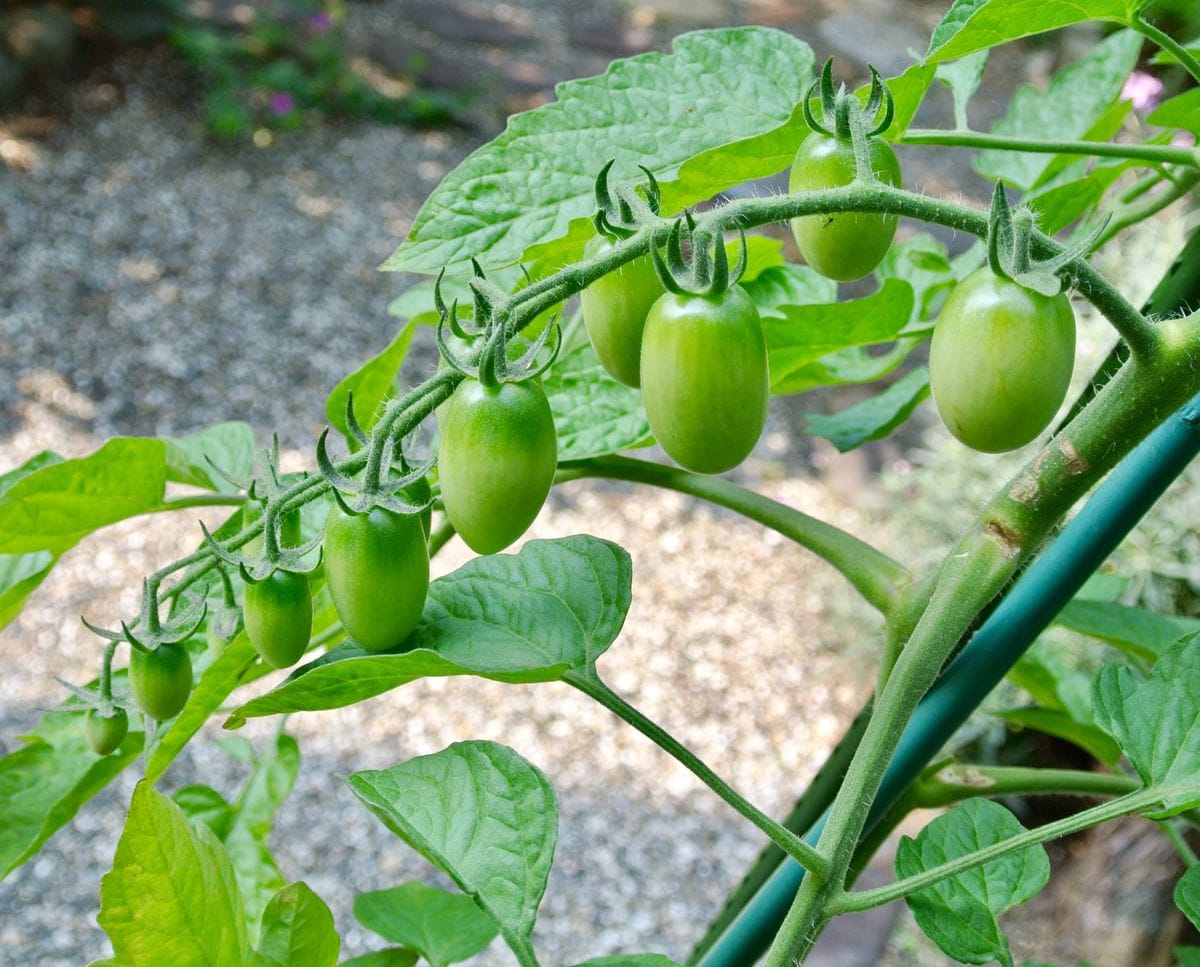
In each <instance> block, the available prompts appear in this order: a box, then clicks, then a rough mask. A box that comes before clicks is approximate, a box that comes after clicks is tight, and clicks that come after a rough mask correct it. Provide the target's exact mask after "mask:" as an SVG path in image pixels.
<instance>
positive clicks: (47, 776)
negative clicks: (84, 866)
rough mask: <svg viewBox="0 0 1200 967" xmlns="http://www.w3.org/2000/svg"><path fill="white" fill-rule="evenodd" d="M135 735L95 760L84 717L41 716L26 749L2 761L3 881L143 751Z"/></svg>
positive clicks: (0, 872) (0, 847)
mask: <svg viewBox="0 0 1200 967" xmlns="http://www.w3.org/2000/svg"><path fill="white" fill-rule="evenodd" d="M143 738H144V735H143V733H142V732H140V731H138V732H134V731H131V732H130V733H129V734H128V735H127V736H126V737H125V741H124V742H122V743H121V747H120V749H118V750H117V751H116V752H114V753H113V754H111V755H106V756H97V755H96V754H95V753H94V752H93V751H92V750H91V749H90V748H89V747H88V744H87V740H86V739H85V738H84V734H83V717H82V715H80V714H77V713H62V712H56V713H51V714H48V715H44V716H42V720H41V722H40V723H38V727H37V730H36V731H35V733H34V734H33V735H31V736H28V737H26V743H27V744H26V745H25V746H23V747H21V748H19V749H16V750H15V751H13V752H10V753H9V754H8V755H6V756H4V757H3V758H0V816H3V817H4V822H3V823H0V879H3V878H4V877H6V876H7V875H8V874H9V873H11V872H12V871H13V870H14V869H16V868H17V867H18V866H20V865H21V864H22V863H24V862H25V861H26V860H28V859H29V858H30V857H31V856H33V855H34V854H35V853H37V851H38V850H40V849H41V848H42V846H43V845H44V844H45V843H46V841H47V840H48V839H50V837H51V836H53V835H54V834H55V833H56V832H58V831H59V830H60V829H61V828H62V827H63V826H65V825H66V824H67V823H68V822H69V821H70V820H71V818H72V817H73V816H74V815H75V814H76V813H77V812H79V810H80V808H81V807H82V806H83V805H84V803H86V802H87V801H88V800H89V799H91V798H92V796H94V795H96V793H98V792H99V791H100V790H101V789H103V788H104V787H105V786H106V785H108V784H109V782H111V781H112V780H113V779H114V778H115V777H116V776H117V775H118V774H119V773H120V772H121V771H122V770H123V769H124V768H125V767H126V766H127V765H129V763H131V762H132V761H133V760H134V759H135V758H137V755H138V753H139V752H140V751H141V748H142V740H143Z"/></svg>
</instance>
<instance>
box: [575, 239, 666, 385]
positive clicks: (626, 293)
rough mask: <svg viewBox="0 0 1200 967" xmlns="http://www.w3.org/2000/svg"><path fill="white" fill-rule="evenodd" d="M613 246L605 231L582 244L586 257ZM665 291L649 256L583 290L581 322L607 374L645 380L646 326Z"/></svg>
mask: <svg viewBox="0 0 1200 967" xmlns="http://www.w3.org/2000/svg"><path fill="white" fill-rule="evenodd" d="M612 247H613V243H612V242H610V241H609V240H608V239H607V238H605V237H604V236H603V235H597V236H595V237H594V238H593V239H592V240H591V241H590V242H588V243H587V245H586V246H584V249H583V255H584V258H589V259H590V258H594V257H595V256H597V255H601V254H603V253H604V252H607V251H609V250H610V249H611V248H612ZM663 292H664V289H663V286H662V283H661V282H660V281H659V279H658V273H657V272H655V271H654V263H653V262H652V261H651V260H650V256H649V255H643V256H642V257H641V258H636V259H634V260H633V261H632V262H627V263H626V264H625V265H622V266H621V267H620V268H619V269H617V270H616V271H615V272H610V273H608V275H605V276H602V277H601V278H599V279H597V280H596V281H595V282H593V283H592V284H591V285H589V286H588V287H587V288H586V289H584V290H583V292H582V293H580V297H579V298H580V301H581V303H582V310H583V324H584V326H585V327H586V328H587V334H588V338H589V339H590V340H591V342H592V348H593V349H595V350H596V355H597V356H598V357H599V358H600V363H601V365H602V366H603V367H604V368H605V369H606V370H607V371H608V372H609V374H610V375H611V376H612V377H613V378H614V379H617V380H620V381H621V382H622V383H624V384H625V385H626V386H635V387H636V386H640V385H641V382H642V381H641V359H642V330H643V329H645V327H646V315H647V314H648V313H649V312H650V307H651V306H652V305H654V303H655V302H656V301H657V300H658V298H659V296H661V295H662V294H663Z"/></svg>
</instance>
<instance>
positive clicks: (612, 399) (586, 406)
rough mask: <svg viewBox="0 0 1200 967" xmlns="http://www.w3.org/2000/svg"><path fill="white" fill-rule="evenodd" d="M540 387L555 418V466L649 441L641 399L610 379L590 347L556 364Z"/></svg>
mask: <svg viewBox="0 0 1200 967" xmlns="http://www.w3.org/2000/svg"><path fill="white" fill-rule="evenodd" d="M543 385H544V387H545V390H546V398H547V399H548V400H549V401H550V410H551V412H552V413H553V414H554V428H555V431H556V432H557V433H558V459H559V460H560V461H563V460H582V459H584V458H585V457H598V456H603V455H605V454H608V453H616V452H618V451H620V450H629V449H632V448H633V447H642V446H646V445H647V444H649V443H651V442H652V441H653V438H652V437H651V435H650V425H649V424H648V423H647V422H646V410H645V408H644V407H643V406H642V394H641V393H639V392H638V391H637V390H636V389H631V388H630V387H628V386H625V385H624V384H623V383H620V382H618V381H617V380H616V379H614V378H613V377H612V376H610V375H609V374H608V372H607V371H606V370H605V369H604V367H603V366H601V365H600V360H599V359H598V358H597V357H596V352H595V350H594V349H592V347H591V345H590V344H584V345H582V346H580V347H579V348H577V349H575V350H572V351H571V352H570V353H568V354H567V355H566V356H565V357H563V358H562V359H561V360H559V361H558V362H557V363H556V364H555V366H554V368H553V369H551V371H550V372H549V373H547V374H546V378H545V382H544V384H543Z"/></svg>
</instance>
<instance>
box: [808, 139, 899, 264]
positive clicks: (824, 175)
mask: <svg viewBox="0 0 1200 967" xmlns="http://www.w3.org/2000/svg"><path fill="white" fill-rule="evenodd" d="M867 145H868V150H869V153H870V156H871V169H872V170H873V171H874V172H875V177H877V178H878V179H879V180H880V181H882V182H884V183H885V184H889V185H894V186H896V187H899V186H900V163H899V162H898V161H897V160H896V154H895V152H894V151H892V148H891V145H889V144H888V143H887V142H886V141H883V140H881V139H880V138H868V140H867ZM854 175H855V163H854V148H853V146H852V145H850V144H849V143H848V142H845V141H839V140H838V139H837V138H832V137H829V136H828V135H826V134H820V133H819V132H816V131H814V132H813V133H812V134H810V135H809V136H808V137H807V138H805V139H804V141H803V142H802V143H801V145H800V150H799V151H797V152H796V160H795V161H793V162H792V173H791V177H790V178H789V179H788V190H789V191H792V192H803V191H819V190H821V189H824V188H840V187H842V186H843V185H848V184H850V182H852V181H853V180H854ZM897 221H898V216H896V215H890V214H886V213H871V212H839V213H838V214H825V215H805V216H803V217H802V218H793V219H792V234H793V235H795V236H796V244H797V245H798V246H799V247H800V254H801V255H803V256H804V261H805V262H807V263H808V264H809V265H811V266H812V267H813V268H814V269H816V271H818V272H820V273H821V274H822V275H823V276H825V277H826V278H827V279H835V280H837V281H838V282H852V281H853V280H854V279H861V278H862V277H863V276H864V275H868V274H869V273H870V272H871V271H872V270H873V269H874V268H875V266H877V265H878V264H879V263H880V261H881V260H882V259H883V257H884V255H885V254H887V250H888V247H889V246H890V245H891V244H892V238H893V237H894V236H895V234H896V222H897Z"/></svg>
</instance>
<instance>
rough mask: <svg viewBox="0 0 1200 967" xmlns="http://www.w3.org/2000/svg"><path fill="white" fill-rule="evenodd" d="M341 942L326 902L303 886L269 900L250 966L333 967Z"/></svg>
mask: <svg viewBox="0 0 1200 967" xmlns="http://www.w3.org/2000/svg"><path fill="white" fill-rule="evenodd" d="M341 947H342V941H341V938H340V937H339V936H338V933H337V930H336V929H334V925H333V914H332V913H330V912H329V907H327V906H326V905H325V901H324V900H322V899H321V898H320V897H319V896H317V895H316V894H315V893H313V891H312V890H311V889H309V887H308V885H307V884H305V883H292V884H291V885H289V886H285V887H284V888H283V889H282V890H280V891H279V892H278V893H276V894H275V895H274V896H273V897H271V902H270V903H268V904H267V908H266V909H265V910H264V911H263V917H262V939H261V940H259V942H258V950H257V951H256V952H255V955H254V959H253V961H251V967H334V964H336V963H337V958H338V952H339V951H340V950H341Z"/></svg>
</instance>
